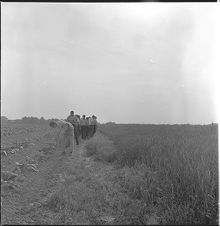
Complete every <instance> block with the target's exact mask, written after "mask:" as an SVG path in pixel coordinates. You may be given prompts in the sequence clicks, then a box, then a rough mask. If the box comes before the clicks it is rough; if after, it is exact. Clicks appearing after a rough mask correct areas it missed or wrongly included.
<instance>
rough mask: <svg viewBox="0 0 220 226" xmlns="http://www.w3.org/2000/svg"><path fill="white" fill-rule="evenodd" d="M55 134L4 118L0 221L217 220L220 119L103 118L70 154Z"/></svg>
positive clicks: (148, 222) (149, 222) (44, 124)
mask: <svg viewBox="0 0 220 226" xmlns="http://www.w3.org/2000/svg"><path fill="white" fill-rule="evenodd" d="M56 133H57V131H56V129H55V130H54V129H51V128H50V127H49V125H48V121H42V122H38V123H24V122H22V121H21V120H16V121H8V122H3V123H2V124H1V224H21V225H23V224H28V225H36V224H46V225H48V224H49V225H54V224H55V225H57V224H58V225H67V224H72V225H76V224H83V225H85V224H87V225H93V224H94V225H96V224H118V225H119V224H130V225H134V224H135V225H152V224H161V225H163V224H184V225H186V224H197V225H204V224H205V225H213V224H214V225H217V224H218V127H217V125H216V124H212V125H205V126H201V125H198V126H197V125H131V124H130V125H124V124H113V123H107V124H100V125H99V128H98V132H97V133H96V134H95V136H94V137H93V138H91V139H89V140H86V141H82V140H81V139H80V145H79V146H76V145H75V146H74V152H73V154H72V155H69V154H66V155H65V156H62V155H60V153H59V150H58V152H57V151H56V149H55V144H56V142H55V136H56ZM19 164H20V165H19ZM21 164H24V165H25V166H29V167H30V166H31V167H30V168H21V170H20V171H18V170H17V168H16V167H18V166H21ZM4 172H13V173H16V179H15V180H9V181H8V182H7V181H6V180H7V175H5V173H4Z"/></svg>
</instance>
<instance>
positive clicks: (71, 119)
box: [67, 111, 79, 145]
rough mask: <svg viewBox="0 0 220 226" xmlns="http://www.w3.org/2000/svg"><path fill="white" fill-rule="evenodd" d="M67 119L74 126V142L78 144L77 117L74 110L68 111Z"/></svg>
mask: <svg viewBox="0 0 220 226" xmlns="http://www.w3.org/2000/svg"><path fill="white" fill-rule="evenodd" d="M67 121H68V122H70V123H71V124H72V125H73V127H74V137H75V140H76V144H77V145H79V140H78V131H77V124H78V118H77V117H76V116H75V115H74V111H71V112H70V115H69V116H68V117H67Z"/></svg>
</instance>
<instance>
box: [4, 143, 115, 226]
mask: <svg viewBox="0 0 220 226" xmlns="http://www.w3.org/2000/svg"><path fill="white" fill-rule="evenodd" d="M46 145H47V144H46V143H45V146H46ZM84 152H85V151H84V146H83V144H81V145H80V146H78V147H76V148H75V151H74V152H73V154H72V155H71V156H70V155H69V154H66V155H64V156H62V155H60V153H54V152H53V151H52V152H49V154H48V156H47V160H46V161H44V162H42V163H40V164H39V172H38V173H30V174H28V175H26V180H25V181H24V182H23V183H21V184H20V188H19V189H18V190H17V191H14V190H12V191H4V192H3V193H2V211H1V223H2V225H4V224H97V223H99V224H101V223H103V224H104V223H105V222H108V223H111V222H112V221H113V220H114V218H113V217H112V214H111V215H110V214H109V211H107V209H106V208H105V205H103V197H102V196H103V194H102V193H103V187H102V184H103V178H102V175H101V172H102V174H103V172H104V171H105V170H110V169H111V168H112V166H110V165H106V164H102V163H97V162H94V161H93V160H92V159H90V158H87V157H86V156H85V153H84ZM101 169H102V170H101ZM99 196H100V197H99ZM100 198H101V199H100ZM99 202H100V203H99ZM57 208H58V209H57ZM100 217H101V218H100ZM103 217H104V218H103ZM106 217H107V218H106ZM111 217H112V218H111ZM102 218H103V219H102Z"/></svg>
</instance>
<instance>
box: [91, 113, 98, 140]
mask: <svg viewBox="0 0 220 226" xmlns="http://www.w3.org/2000/svg"><path fill="white" fill-rule="evenodd" d="M96 119H97V117H96V116H95V115H93V116H92V120H91V125H92V136H94V134H95V133H96V130H97V120H96Z"/></svg>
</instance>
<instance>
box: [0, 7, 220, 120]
mask: <svg viewBox="0 0 220 226" xmlns="http://www.w3.org/2000/svg"><path fill="white" fill-rule="evenodd" d="M1 6H2V7H1V25H2V32H1V39H2V51H1V56H2V65H1V115H5V116H7V117H8V118H9V119H16V118H21V117H23V116H36V117H41V116H43V117H45V118H65V117H67V116H68V114H69V111H70V110H74V111H75V113H78V114H80V115H82V114H86V115H93V114H95V115H97V117H98V121H100V122H108V121H115V122H117V123H172V124H173V123H196V124H197V123H202V124H206V123H211V122H215V121H216V117H217V114H216V112H217V104H216V103H217V100H216V90H217V89H216V87H217V86H216V81H217V80H216V77H215V76H216V70H215V65H214V64H215V63H216V61H217V59H216V48H215V44H216V23H215V22H214V21H215V19H216V17H215V15H216V4H213V3H209V4H208V3H202V4H201V3H200V4H198V3H196V4H193V3H188V4H187V3H178V4H177V3H121V4H119V3H111V4H110V3H104V4H103V3H102V4H100V3H99V4H98V3H96V4H95V3H94V4H91V3H90V4H86V3H81V4H79V3H71V4H69V3H68V4H67V3H66V4H61V3H53V4H52V3H47V4H46V3H2V5H1Z"/></svg>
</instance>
